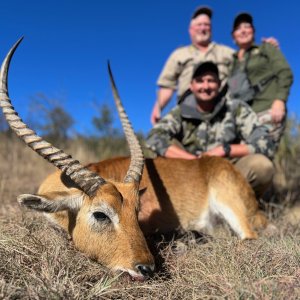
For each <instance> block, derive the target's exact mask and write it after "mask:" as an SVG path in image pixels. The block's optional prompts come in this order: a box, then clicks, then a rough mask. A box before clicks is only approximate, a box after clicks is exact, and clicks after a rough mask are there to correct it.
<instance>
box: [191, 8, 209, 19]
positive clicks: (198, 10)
mask: <svg viewBox="0 0 300 300" xmlns="http://www.w3.org/2000/svg"><path fill="white" fill-rule="evenodd" d="M199 15H207V16H208V17H209V18H210V19H211V18H212V15H213V12H212V10H211V9H210V8H209V7H207V6H200V7H198V8H196V10H195V11H194V13H193V15H192V19H195V18H197V17H198V16H199Z"/></svg>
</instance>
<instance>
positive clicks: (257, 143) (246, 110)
mask: <svg viewBox="0 0 300 300" xmlns="http://www.w3.org/2000/svg"><path fill="white" fill-rule="evenodd" d="M236 102H237V103H236V104H235V105H234V106H235V114H236V125H237V131H238V133H239V135H240V139H241V140H242V141H243V142H244V143H245V144H246V145H247V146H248V149H249V152H250V153H252V154H253V153H260V154H263V155H265V156H267V157H268V158H270V159H272V158H273V157H274V154H275V149H276V148H275V144H274V142H273V140H272V138H271V136H270V134H269V130H268V127H267V126H265V125H263V124H260V122H259V121H258V118H257V115H256V113H255V112H254V111H253V110H252V109H251V107H250V106H249V105H248V104H247V103H245V102H242V101H236Z"/></svg>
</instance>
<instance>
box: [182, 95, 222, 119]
mask: <svg viewBox="0 0 300 300" xmlns="http://www.w3.org/2000/svg"><path fill="white" fill-rule="evenodd" d="M214 101H215V103H216V105H215V107H214V110H213V111H212V112H209V113H203V112H200V111H199V110H198V109H197V100H196V98H195V96H194V94H193V93H191V92H190V93H187V94H186V97H185V98H184V99H181V102H180V103H179V106H180V114H181V116H182V117H183V118H185V119H196V120H201V121H210V120H211V119H213V118H214V117H215V116H216V115H217V114H218V113H219V112H220V111H221V110H222V108H223V107H224V105H225V103H226V98H225V97H221V96H220V95H218V96H217V97H216V98H215V100H214Z"/></svg>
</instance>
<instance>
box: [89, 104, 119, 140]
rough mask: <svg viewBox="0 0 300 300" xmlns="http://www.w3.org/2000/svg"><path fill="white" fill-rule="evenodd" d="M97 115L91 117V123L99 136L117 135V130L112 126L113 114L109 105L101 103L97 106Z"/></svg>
mask: <svg viewBox="0 0 300 300" xmlns="http://www.w3.org/2000/svg"><path fill="white" fill-rule="evenodd" d="M98 111H99V117H93V119H92V123H93V125H94V126H95V128H96V129H97V131H98V132H99V133H100V136H101V137H115V136H119V135H120V133H119V130H118V129H117V128H115V127H114V116H113V112H112V109H111V107H110V106H108V105H107V104H102V105H101V106H100V107H99V108H98Z"/></svg>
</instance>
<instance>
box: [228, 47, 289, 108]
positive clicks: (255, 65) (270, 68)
mask: <svg viewBox="0 0 300 300" xmlns="http://www.w3.org/2000/svg"><path fill="white" fill-rule="evenodd" d="M238 68H241V69H244V68H245V71H246V73H247V76H248V79H249V80H250V83H251V85H252V86H253V85H256V84H258V83H260V82H261V81H262V80H264V79H266V78H270V77H271V76H272V75H274V77H273V78H272V79H271V80H270V81H268V83H267V84H266V85H265V86H264V87H263V89H262V91H261V92H258V93H257V94H256V95H255V96H254V99H253V101H252V102H250V103H249V104H250V105H251V107H252V109H253V110H254V111H255V112H256V113H258V112H261V111H264V110H267V109H269V108H271V106H272V103H273V101H274V100H275V99H280V100H283V101H285V102H286V101H287V98H288V95H289V90H290V87H291V85H292V83H293V74H292V71H291V68H290V66H289V64H288V62H287V61H286V59H285V57H284V56H283V54H282V53H281V51H280V50H279V49H278V48H276V47H274V46H272V45H271V44H269V43H263V44H261V45H260V46H258V45H253V46H252V47H251V48H249V49H248V50H247V51H246V53H245V56H244V59H243V60H242V61H239V60H238V58H237V53H235V54H234V59H233V63H232V67H231V71H230V74H234V72H235V71H236V70H237V69H238Z"/></svg>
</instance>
